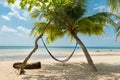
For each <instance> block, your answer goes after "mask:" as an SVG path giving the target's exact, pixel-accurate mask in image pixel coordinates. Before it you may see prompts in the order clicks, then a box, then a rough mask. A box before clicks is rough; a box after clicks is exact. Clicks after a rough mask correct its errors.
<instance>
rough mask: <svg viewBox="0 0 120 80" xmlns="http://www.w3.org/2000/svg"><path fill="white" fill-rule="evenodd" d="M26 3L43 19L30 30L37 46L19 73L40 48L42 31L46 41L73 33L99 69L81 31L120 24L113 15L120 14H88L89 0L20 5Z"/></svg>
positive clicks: (27, 0) (25, 0) (94, 31)
mask: <svg viewBox="0 0 120 80" xmlns="http://www.w3.org/2000/svg"><path fill="white" fill-rule="evenodd" d="M38 1H39V2H38ZM8 2H9V3H10V2H11V3H14V2H15V0H8ZM26 5H29V8H28V10H30V11H31V13H30V14H31V17H32V18H35V19H36V18H39V19H40V21H42V22H36V23H35V25H34V28H33V29H32V31H31V35H34V36H38V37H37V39H36V41H35V48H34V49H33V50H32V51H31V53H30V54H29V55H28V57H26V59H25V60H24V61H23V64H22V65H21V69H20V70H21V71H20V74H22V73H23V72H24V70H23V67H24V65H25V64H26V62H27V61H28V59H29V58H30V56H31V55H32V54H33V53H34V52H35V51H36V50H37V48H38V44H37V42H38V40H39V39H40V38H41V37H42V35H43V34H45V35H46V36H47V38H46V42H47V43H51V42H53V41H55V40H57V39H59V38H62V37H64V35H66V34H67V35H68V36H70V38H71V39H74V40H75V41H76V42H77V43H78V44H79V45H80V46H81V48H82V50H83V52H84V54H85V56H86V59H87V61H88V63H89V64H90V66H91V67H92V68H93V70H94V71H97V69H96V67H95V65H94V63H93V61H92V59H91V57H90V55H89V52H88V51H87V49H86V47H85V45H84V44H83V43H82V41H81V40H80V36H79V34H83V35H89V36H90V35H102V34H103V33H104V26H106V25H112V26H114V27H115V28H118V27H119V26H118V24H116V23H115V22H114V20H113V19H112V17H115V18H118V19H120V17H119V16H117V15H116V14H113V13H109V12H100V13H96V14H93V15H90V16H85V14H86V13H87V7H86V6H87V5H88V3H87V0H21V2H20V6H21V8H22V9H25V6H26ZM35 6H36V7H37V8H36V7H35ZM42 19H44V21H43V20H42Z"/></svg>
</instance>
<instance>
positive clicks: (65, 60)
mask: <svg viewBox="0 0 120 80" xmlns="http://www.w3.org/2000/svg"><path fill="white" fill-rule="evenodd" d="M41 39H42V42H43V45H44V47H45V49H46V50H47V52H48V53H49V54H50V56H51V57H52V58H53V59H54V60H56V61H58V62H67V61H68V60H69V59H70V58H71V57H72V56H73V54H74V52H75V50H76V48H77V43H76V45H75V48H74V50H73V51H72V53H71V54H70V56H69V57H68V58H66V59H64V60H59V59H57V58H56V57H55V56H53V55H52V53H51V52H50V51H49V50H48V48H47V46H46V44H45V42H44V40H43V38H42V37H41Z"/></svg>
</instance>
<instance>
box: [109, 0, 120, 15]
mask: <svg viewBox="0 0 120 80" xmlns="http://www.w3.org/2000/svg"><path fill="white" fill-rule="evenodd" d="M107 3H108V6H109V8H110V10H111V11H112V12H113V13H120V11H119V9H120V0H107Z"/></svg>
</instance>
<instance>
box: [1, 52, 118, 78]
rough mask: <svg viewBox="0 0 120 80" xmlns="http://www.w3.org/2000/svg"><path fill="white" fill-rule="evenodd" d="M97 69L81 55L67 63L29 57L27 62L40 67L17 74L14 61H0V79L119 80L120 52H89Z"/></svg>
mask: <svg viewBox="0 0 120 80" xmlns="http://www.w3.org/2000/svg"><path fill="white" fill-rule="evenodd" d="M90 53H91V55H92V59H93V61H94V63H95V65H96V67H97V69H98V72H93V71H92V69H91V68H90V66H89V65H88V64H87V61H86V58H85V56H84V55H83V53H81V55H78V54H77V56H73V57H72V58H71V59H70V61H68V62H67V63H59V62H56V61H54V60H53V59H52V58H48V59H37V60H35V59H34V60H33V59H30V60H29V62H37V61H40V62H41V64H42V68H41V69H33V70H25V71H26V73H25V74H24V75H18V71H17V70H15V69H13V67H12V65H13V63H15V62H19V61H21V60H15V61H0V80H120V52H113V51H112V52H90Z"/></svg>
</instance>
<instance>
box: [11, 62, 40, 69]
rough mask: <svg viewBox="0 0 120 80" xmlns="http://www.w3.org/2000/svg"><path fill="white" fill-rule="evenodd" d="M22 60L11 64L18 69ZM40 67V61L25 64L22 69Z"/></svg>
mask: <svg viewBox="0 0 120 80" xmlns="http://www.w3.org/2000/svg"><path fill="white" fill-rule="evenodd" d="M21 64H22V62H17V63H14V64H13V68H15V69H19V68H20V66H21ZM40 68H41V62H35V63H31V64H26V65H25V67H24V68H23V69H40Z"/></svg>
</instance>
